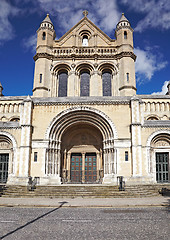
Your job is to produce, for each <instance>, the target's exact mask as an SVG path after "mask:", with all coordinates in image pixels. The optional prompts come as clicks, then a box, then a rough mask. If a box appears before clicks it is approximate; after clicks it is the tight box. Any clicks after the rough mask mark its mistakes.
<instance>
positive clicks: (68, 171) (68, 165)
mask: <svg viewBox="0 0 170 240" xmlns="http://www.w3.org/2000/svg"><path fill="white" fill-rule="evenodd" d="M70 165H71V153H68V154H67V181H68V182H70V171H71V169H70Z"/></svg>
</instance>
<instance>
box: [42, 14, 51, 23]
mask: <svg viewBox="0 0 170 240" xmlns="http://www.w3.org/2000/svg"><path fill="white" fill-rule="evenodd" d="M42 23H50V24H52V25H53V23H52V22H51V19H50V17H49V14H47V16H46V18H45V19H44V20H43V21H42Z"/></svg>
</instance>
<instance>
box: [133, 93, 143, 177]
mask: <svg viewBox="0 0 170 240" xmlns="http://www.w3.org/2000/svg"><path fill="white" fill-rule="evenodd" d="M131 114H132V123H131V134H132V161H133V165H132V166H133V171H132V172H133V177H137V176H142V149H141V147H142V146H141V119H140V99H139V98H138V97H136V96H134V97H132V98H131Z"/></svg>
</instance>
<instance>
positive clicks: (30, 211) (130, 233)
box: [0, 206, 170, 240]
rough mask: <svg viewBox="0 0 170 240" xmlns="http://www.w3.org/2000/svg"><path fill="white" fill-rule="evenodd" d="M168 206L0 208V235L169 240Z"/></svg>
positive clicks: (15, 236)
mask: <svg viewBox="0 0 170 240" xmlns="http://www.w3.org/2000/svg"><path fill="white" fill-rule="evenodd" d="M169 214H170V212H169V210H168V207H157V208H155V207H152V208H150V207H148V208H62V206H61V207H59V208H9V207H8V208H3V207H2V208H0V233H1V234H0V236H1V239H6V240H9V239H12V240H15V239H17V240H20V239H22V240H23V239H24V240H27V239H29V240H30V239H31V240H32V239H33V240H34V239H36V240H39V239H47V240H48V239H57V240H60V239H61V240H66V239H68V240H71V239H76V240H77V239H90V240H91V239H97V240H98V239H101V240H102V239H105V240H106V239H112V240H114V239H117V240H125V239H130V240H133V239H134V240H136V239H141V240H144V239H149V240H152V239H154V240H164V239H165V240H167V239H169V236H170V215H169Z"/></svg>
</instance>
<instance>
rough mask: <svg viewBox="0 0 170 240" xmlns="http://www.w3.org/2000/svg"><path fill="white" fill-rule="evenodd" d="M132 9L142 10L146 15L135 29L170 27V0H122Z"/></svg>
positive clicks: (140, 30)
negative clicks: (130, 0)
mask: <svg viewBox="0 0 170 240" xmlns="http://www.w3.org/2000/svg"><path fill="white" fill-rule="evenodd" d="M121 2H122V3H123V4H125V5H128V7H129V8H130V9H133V10H135V11H136V12H140V13H142V14H144V15H145V17H144V18H143V19H142V20H141V21H139V22H138V24H137V26H136V28H135V31H139V32H142V31H143V30H144V29H148V28H150V27H151V28H161V29H170V1H167V0H135V1H132V2H130V4H129V1H128V0H122V1H121Z"/></svg>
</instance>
